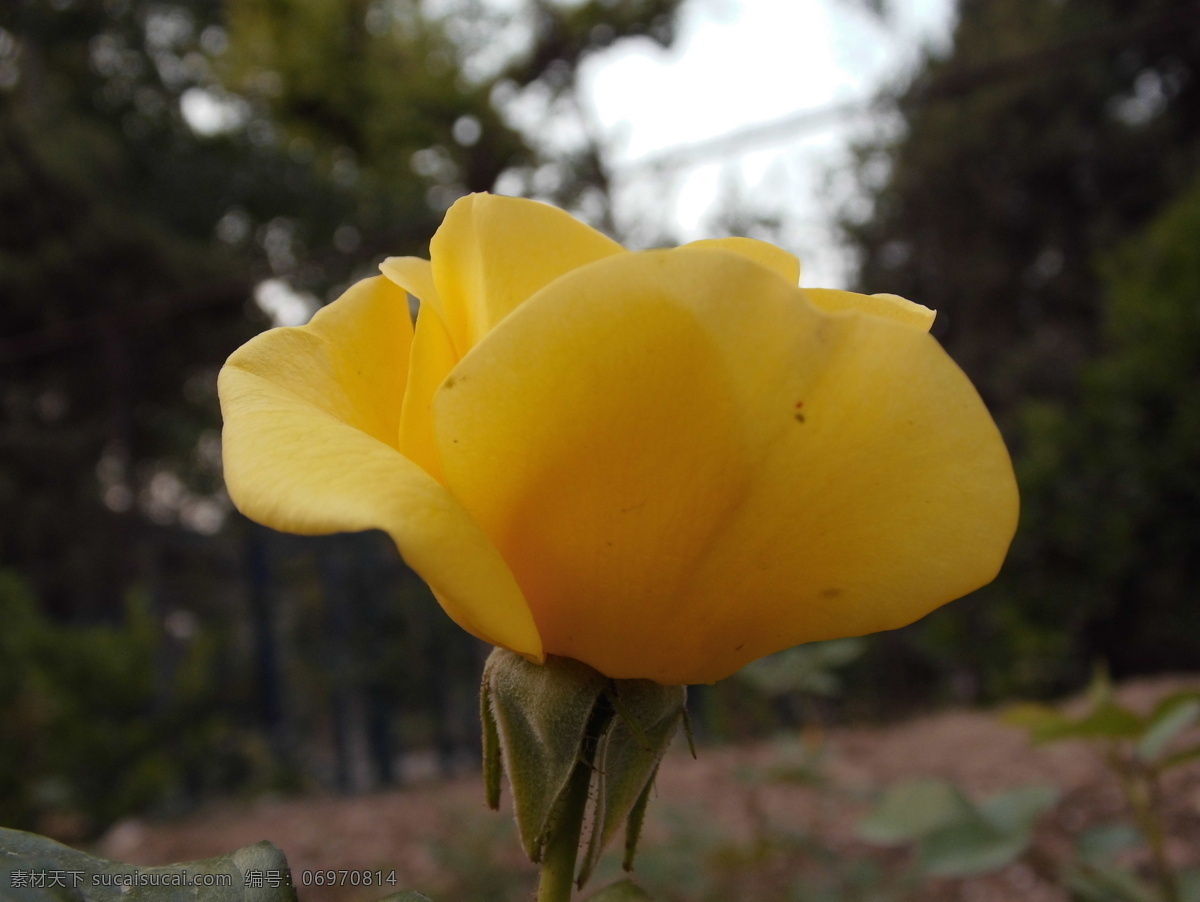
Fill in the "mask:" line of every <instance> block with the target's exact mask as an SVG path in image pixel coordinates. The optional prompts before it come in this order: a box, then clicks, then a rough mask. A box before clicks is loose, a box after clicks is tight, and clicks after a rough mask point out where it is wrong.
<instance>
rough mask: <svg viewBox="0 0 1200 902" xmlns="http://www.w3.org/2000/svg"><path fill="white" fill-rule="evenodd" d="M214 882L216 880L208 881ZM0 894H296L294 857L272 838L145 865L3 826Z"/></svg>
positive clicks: (244, 897) (29, 900)
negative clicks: (214, 854) (107, 857)
mask: <svg viewBox="0 0 1200 902" xmlns="http://www.w3.org/2000/svg"><path fill="white" fill-rule="evenodd" d="M209 883H212V884H214V885H212V886H208V885H201V884H209ZM164 884H166V885H164ZM273 884H278V885H273ZM0 898H2V899H4V900H5V902H67V900H70V902H295V900H296V892H295V890H294V889H293V887H292V885H291V878H290V870H289V868H288V863H287V859H286V858H285V857H284V855H283V853H282V852H281V851H279V849H278V848H276V847H275V846H273V845H271V843H269V842H261V843H258V844H257V845H253V846H247V847H246V848H244V849H238V850H237V851H236V852H230V853H229V854H227V855H218V856H217V857H216V858H206V859H204V860H202V861H189V862H185V863H183V864H169V865H164V866H161V867H139V866H136V865H131V864H122V863H120V862H117V861H106V860H105V859H103V858H95V857H93V856H91V855H87V854H85V853H83V852H80V851H78V850H76V849H72V848H69V847H67V846H64V845H62V844H60V843H56V842H54V841H53V840H51V839H47V838H46V837H44V836H37V835H35V834H33V833H22V832H21V831H19V830H6V829H3V828H0Z"/></svg>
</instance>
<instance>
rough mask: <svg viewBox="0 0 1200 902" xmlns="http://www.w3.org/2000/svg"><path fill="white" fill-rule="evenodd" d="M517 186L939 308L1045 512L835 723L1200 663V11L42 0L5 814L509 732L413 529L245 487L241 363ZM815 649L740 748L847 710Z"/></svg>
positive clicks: (668, 234) (1, 694)
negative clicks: (423, 566)
mask: <svg viewBox="0 0 1200 902" xmlns="http://www.w3.org/2000/svg"><path fill="white" fill-rule="evenodd" d="M482 190H494V191H498V192H502V193H509V194H520V195H526V196H531V197H537V198H542V199H545V200H549V201H552V202H554V203H556V204H559V205H561V206H564V207H566V208H567V209H569V210H571V211H573V212H575V213H576V214H577V215H580V216H581V217H583V218H585V219H587V220H588V221H590V222H592V223H593V224H595V225H596V226H598V227H599V228H601V229H604V230H606V231H608V232H609V233H611V234H613V235H614V236H615V237H617V238H618V239H620V240H622V241H624V242H626V243H628V244H629V245H630V246H632V247H647V246H654V245H659V244H670V243H677V242H679V241H683V240H689V239H692V238H696V237H701V236H707V237H713V236H717V235H720V234H747V235H752V236H754V237H759V238H765V239H767V240H771V241H774V242H776V243H779V244H781V245H782V246H785V247H787V248H788V249H790V250H793V251H795V252H797V253H798V254H799V255H800V257H801V258H802V260H804V261H805V263H806V272H805V276H804V279H803V282H804V284H808V285H824V286H832V287H852V288H856V289H859V290H863V291H866V292H879V291H886V292H892V293H896V294H901V295H904V296H906V297H909V298H912V299H914V300H916V301H919V302H920V303H923V304H926V305H927V306H930V307H933V308H935V309H937V311H938V318H937V322H936V324H935V326H934V332H935V334H936V335H937V336H938V338H939V339H940V341H941V342H942V343H943V345H944V346H945V347H946V348H947V350H948V351H949V352H950V353H951V354H952V355H953V357H954V358H955V359H956V360H957V361H958V362H959V364H960V365H961V366H962V367H963V368H964V369H965V370H966V371H967V373H968V374H969V375H970V377H971V378H972V380H973V381H974V382H975V384H976V385H977V386H978V387H979V389H980V392H981V393H982V395H983V397H984V399H985V400H986V402H987V403H988V405H989V407H990V408H991V410H992V411H993V413H994V414H995V416H996V418H997V420H998V422H999V423H1000V425H1001V428H1002V430H1003V432H1004V434H1005V437H1006V439H1007V441H1008V444H1009V447H1010V448H1011V450H1012V452H1013V455H1014V460H1015V463H1016V467H1017V471H1018V475H1019V479H1020V482H1021V487H1022V496H1023V513H1022V521H1021V528H1020V532H1019V534H1018V537H1017V540H1016V543H1015V545H1014V546H1013V550H1012V553H1011V555H1010V557H1009V560H1008V563H1007V565H1006V566H1005V569H1004V571H1003V573H1002V574H1001V576H1000V578H999V579H998V580H997V581H996V582H995V583H994V584H993V585H991V586H989V587H987V588H985V589H983V590H981V591H980V592H978V593H976V594H975V595H974V596H973V597H971V598H968V599H966V600H964V601H961V602H958V603H956V604H953V605H951V606H949V607H948V608H945V609H943V610H941V611H939V612H937V613H935V614H933V615H931V616H930V617H928V618H926V619H925V620H923V621H921V622H920V623H918V624H915V625H914V626H912V627H910V628H908V629H905V630H901V631H897V632H894V633H890V634H886V635H881V636H876V637H872V638H871V639H869V640H867V641H866V642H865V643H864V644H863V645H862V646H861V647H857V646H856V647H855V649H854V651H853V652H852V653H848V654H842V652H837V653H835V654H834V655H833V658H834V659H836V661H835V663H837V665H838V666H843V665H845V666H844V669H843V670H842V671H841V679H840V681H839V684H838V691H837V693H836V697H830V696H831V692H829V691H826V690H828V688H829V687H828V686H825V689H823V690H820V691H817V692H815V693H809V695H814V694H815V695H816V696H820V700H819V702H818V703H817V704H818V706H819V707H820V709H821V713H822V717H823V718H824V719H825V720H828V721H830V722H835V723H836V722H842V723H861V722H870V721H885V720H894V719H896V718H899V717H902V716H904V715H906V714H909V713H912V712H916V711H927V710H930V709H932V708H936V707H938V706H944V705H947V704H950V703H954V704H960V705H983V704H992V703H995V702H998V701H1003V700H1008V699H1014V698H1018V697H1026V698H1027V697H1051V696H1056V695H1061V694H1062V693H1064V692H1068V691H1071V690H1074V689H1077V688H1078V687H1080V686H1081V685H1082V684H1083V683H1084V682H1085V681H1086V679H1087V676H1088V674H1089V672H1090V670H1091V668H1092V666H1093V665H1094V664H1095V663H1096V662H1097V661H1104V662H1107V665H1108V666H1109V668H1110V669H1111V671H1112V672H1113V674H1114V675H1115V676H1117V677H1118V678H1126V677H1130V676H1135V675H1139V674H1151V673H1158V672H1162V671H1180V670H1192V671H1195V670H1196V669H1197V666H1198V664H1200V403H1197V400H1196V399H1197V398H1198V397H1200V6H1198V5H1197V4H1196V3H1195V2H1194V0H1187V2H1184V0H1137V2H1134V0H960V2H959V3H958V4H957V5H955V4H953V3H952V2H950V0H939V2H924V3H902V2H900V0H822V2H813V3H794V2H789V0H155V2H149V0H5V2H4V3H3V4H2V6H0V410H2V412H0V824H3V825H5V826H10V827H20V828H26V829H36V830H39V831H42V832H46V833H49V834H51V835H54V836H57V837H61V838H64V839H67V840H72V841H83V840H87V839H89V838H91V837H94V836H96V835H98V834H99V833H101V832H102V831H103V830H105V829H106V828H108V827H109V826H111V825H112V824H113V823H114V822H116V821H118V820H119V819H121V818H125V817H129V816H131V815H154V816H165V815H180V814H184V813H186V812H189V811H193V810H195V809H196V808H197V806H200V805H202V804H204V803H206V802H208V801H209V800H211V799H214V798H229V797H245V796H251V795H255V794H261V793H264V792H271V793H301V792H322V793H339V792H340V793H354V792H362V791H365V790H369V789H376V788H380V787H386V786H392V785H401V784H405V783H411V782H415V781H419V780H423V779H429V778H431V777H435V776H438V775H443V776H446V775H453V774H455V773H459V772H463V771H469V770H471V769H472V768H474V767H475V766H476V764H475V762H476V760H477V744H478V736H477V731H478V726H477V712H476V705H477V701H476V693H477V685H478V678H479V672H480V665H481V662H482V660H483V656H484V655H485V653H486V649H483V648H481V647H480V646H479V644H478V643H476V642H475V641H474V640H473V639H471V638H470V637H468V636H466V635H465V634H463V633H462V632H461V631H459V630H458V629H457V628H455V627H454V626H453V625H452V624H451V623H450V622H449V620H448V619H447V618H446V617H445V616H444V615H443V614H442V613H441V612H440V610H439V609H438V608H437V605H436V604H435V603H434V602H433V600H432V598H431V597H430V596H429V594H428V592H427V590H426V589H425V588H424V587H423V585H422V584H421V583H420V581H419V580H418V579H417V578H416V577H415V576H414V575H413V574H412V573H411V572H409V571H408V570H407V569H406V568H405V567H404V565H403V564H402V562H401V561H400V559H399V557H398V555H397V554H396V552H395V549H394V548H393V547H392V545H391V544H390V542H388V541H387V540H386V538H384V537H382V536H381V535H379V534H363V535H355V536H337V537H329V538H323V539H304V538H298V537H294V536H284V535H280V534H276V533H272V532H270V531H268V530H265V529H262V528H259V527H256V526H254V525H253V524H250V523H249V522H247V521H246V520H244V519H243V518H241V517H240V516H239V515H238V514H236V513H235V512H234V511H233V510H232V509H231V506H230V504H229V501H228V499H227V498H226V496H225V494H224V492H223V489H222V481H221V470H220V421H219V411H218V406H217V398H216V373H217V370H218V368H219V367H220V365H221V363H222V362H223V361H224V359H225V357H226V356H227V355H228V354H229V353H230V352H231V351H232V350H234V349H235V348H236V347H237V346H238V345H240V344H241V343H242V342H244V341H245V340H246V339H247V338H249V337H250V336H252V335H253V334H255V333H256V332H258V331H260V330H262V329H264V328H267V327H269V326H271V325H274V324H295V323H300V322H304V321H305V320H306V319H307V318H308V317H309V316H310V315H311V313H312V312H313V310H315V309H316V308H317V307H318V306H320V305H321V304H324V303H327V302H328V301H330V300H332V299H333V298H335V297H336V296H337V295H338V294H339V293H340V292H341V291H342V290H343V289H344V288H345V287H346V286H347V285H348V284H349V283H350V282H352V281H353V280H356V279H358V278H361V277H364V276H367V275H370V274H372V273H373V272H374V271H375V269H374V267H375V266H376V265H377V263H378V262H379V261H380V260H381V259H382V258H383V257H384V256H387V255H393V254H420V255H426V254H427V252H428V240H429V237H430V236H431V235H432V233H433V231H434V229H435V228H436V226H437V224H438V223H439V222H440V219H441V216H442V213H443V212H444V210H445V209H446V208H447V207H448V206H449V204H450V203H452V202H453V200H454V199H455V198H457V197H458V196H460V195H462V194H463V193H465V192H468V191H482ZM844 651H845V649H843V652H844ZM839 655H841V657H839ZM843 659H844V660H843ZM793 663H794V662H793ZM796 666H799V667H800V668H801V670H802V671H803V673H801V674H800V676H797V675H796V673H794V672H793V673H792V675H791V677H789V678H784V679H782V682H780V680H779V679H776V680H775V681H774V682H772V676H771V674H770V673H769V672H764V671H759V672H758V675H757V676H756V677H755V678H752V679H741V680H729V681H726V682H725V683H722V684H719V685H717V686H715V687H712V688H705V689H702V690H699V691H697V692H696V693H695V694H694V695H693V702H692V707H693V716H694V718H695V721H696V728H697V731H698V733H699V734H700V736H701V738H702V739H704V740H705V741H706V742H713V743H719V742H736V741H740V740H747V739H752V738H754V737H759V736H763V735H765V734H767V733H770V732H772V731H773V730H776V729H778V728H779V727H781V726H782V727H795V726H796V725H797V724H801V723H804V722H805V721H806V719H811V718H810V717H809V714H806V711H807V708H806V704H807V703H805V704H800V703H798V702H797V697H798V696H797V695H796V693H794V692H791V690H792V689H795V690H796V692H799V689H797V687H803V686H808V684H806V683H804V680H805V679H808V678H809V677H808V676H805V674H809V673H810V671H811V669H812V666H813V663H812V661H811V660H807V661H805V662H802V663H801V664H799V665H796ZM805 668H808V669H805ZM818 669H820V668H818ZM764 673H765V676H764ZM789 679H790V680H791V682H789V681H788V680H789ZM797 680H798V681H799V682H797ZM819 682H820V680H818V683H819ZM789 687H790V688H789ZM809 688H810V689H811V686H809Z"/></svg>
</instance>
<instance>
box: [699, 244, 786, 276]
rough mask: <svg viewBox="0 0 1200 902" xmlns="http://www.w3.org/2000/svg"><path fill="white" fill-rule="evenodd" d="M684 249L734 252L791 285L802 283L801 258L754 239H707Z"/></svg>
mask: <svg viewBox="0 0 1200 902" xmlns="http://www.w3.org/2000/svg"><path fill="white" fill-rule="evenodd" d="M684 247H689V248H699V249H701V250H703V249H705V248H707V249H708V250H723V251H733V252H734V253H735V254H741V255H742V256H743V257H749V258H750V259H751V260H753V261H754V262H755V263H761V264H762V265H763V266H765V267H767V268H768V269H773V270H775V272H777V273H779V274H780V275H781V276H783V277H784V278H785V279H786V280H787V281H788V283H789V284H791V285H798V284H799V283H800V258H799V257H797V256H796V255H795V254H790V253H788V252H787V251H785V250H784V249H783V248H779V247H776V246H775V245H773V244H770V243H769V242H766V241H758V240H756V239H754V238H705V239H703V240H701V241H693V242H692V243H691V244H685V245H684Z"/></svg>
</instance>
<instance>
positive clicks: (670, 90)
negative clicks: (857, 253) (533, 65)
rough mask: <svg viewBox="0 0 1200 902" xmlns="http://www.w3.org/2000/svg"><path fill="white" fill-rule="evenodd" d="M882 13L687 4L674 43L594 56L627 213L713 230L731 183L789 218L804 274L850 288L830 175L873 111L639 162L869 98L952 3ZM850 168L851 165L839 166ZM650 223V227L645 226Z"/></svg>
mask: <svg viewBox="0 0 1200 902" xmlns="http://www.w3.org/2000/svg"><path fill="white" fill-rule="evenodd" d="M886 5H887V6H888V8H889V9H891V10H892V12H891V13H890V15H889V18H888V19H887V20H886V23H881V22H880V21H879V20H878V19H876V18H874V17H873V16H871V15H870V14H869V13H867V12H865V11H864V10H863V8H862V3H861V0H687V3H685V5H684V8H683V10H682V19H681V22H680V29H679V36H678V39H677V41H676V44H675V45H674V46H673V47H672V48H671V49H670V50H668V51H664V50H662V49H661V48H660V47H658V46H656V45H654V44H653V43H652V42H650V41H649V40H645V41H626V42H623V43H622V44H620V45H619V46H617V47H614V48H613V49H611V50H609V51H607V52H605V53H603V54H600V55H598V56H597V57H595V58H593V59H592V60H591V61H589V63H588V64H587V65H586V68H585V70H584V72H583V73H582V75H583V80H584V81H583V83H584V85H585V86H586V91H585V94H586V97H587V101H588V103H589V104H590V110H589V113H590V115H591V116H592V117H593V119H594V121H595V125H596V126H597V128H598V130H599V131H600V132H601V133H602V134H603V135H604V136H605V141H606V143H607V145H608V147H609V151H610V154H609V162H610V163H611V164H612V165H613V167H614V169H615V171H616V173H617V174H618V179H617V202H616V209H617V217H618V222H619V224H620V225H621V226H623V227H625V228H631V229H633V230H634V231H635V232H636V231H637V228H635V227H642V228H643V230H644V231H646V232H647V234H646V236H645V240H647V241H653V239H654V237H655V236H654V235H653V234H651V231H652V229H653V228H658V229H660V230H662V229H667V230H670V231H672V232H674V233H675V235H676V236H677V237H679V238H681V239H692V238H700V237H711V236H712V235H713V234H714V232H715V230H716V228H717V227H718V223H716V222H714V221H713V218H714V216H715V213H716V211H715V209H714V203H715V202H716V201H717V200H718V199H719V198H720V197H722V196H723V195H725V196H727V195H728V194H729V192H730V191H731V190H733V189H737V190H739V191H740V192H741V194H740V196H741V197H743V198H745V199H747V200H749V201H751V202H752V204H753V205H754V206H755V208H757V209H760V210H762V211H763V212H766V213H768V214H774V215H776V216H778V217H779V219H780V221H781V223H782V230H781V233H780V236H779V238H780V241H781V243H784V244H786V245H787V246H788V249H789V250H792V251H794V252H796V253H798V254H799V255H800V257H801V260H802V261H803V263H804V266H805V270H804V283H805V284H808V285H814V286H822V285H823V286H830V287H840V286H843V285H844V283H845V281H846V278H847V268H848V263H849V260H848V257H847V255H846V252H845V251H844V250H842V249H841V248H839V247H838V246H837V243H836V239H835V235H834V230H833V228H832V226H831V221H832V214H833V207H834V205H835V204H836V203H837V202H838V200H837V199H838V197H839V196H840V198H843V199H844V197H845V194H844V189H842V191H843V193H841V194H840V195H839V194H838V188H837V187H836V185H835V186H834V187H823V186H826V183H827V176H828V174H829V173H830V172H831V171H832V170H835V169H836V168H838V164H839V163H840V162H841V161H844V159H845V152H846V148H847V146H848V141H849V140H850V139H851V137H852V136H853V135H854V134H855V133H856V132H857V133H862V130H863V129H866V128H870V126H871V123H870V122H868V121H865V120H864V118H863V117H858V118H857V119H856V120H848V119H841V120H837V121H832V122H830V123H829V124H828V125H826V126H825V127H822V128H814V129H808V130H804V131H797V132H795V133H793V134H792V135H790V136H788V137H787V138H786V139H784V140H776V141H774V142H771V143H763V144H759V145H756V146H753V147H750V148H748V149H744V150H741V151H739V152H737V153H726V154H724V155H722V156H720V157H710V158H706V159H704V160H703V161H698V162H696V163H694V164H690V165H686V166H683V167H680V168H676V169H673V170H670V171H667V172H663V171H656V170H651V169H647V168H646V167H638V166H637V165H636V161H638V160H648V159H650V158H652V157H654V156H656V155H658V154H661V153H662V152H664V151H666V150H668V149H672V148H677V147H680V146H684V145H689V144H695V143H697V142H702V141H705V140H708V139H712V138H716V137H718V136H721V135H724V134H726V133H729V132H732V131H736V130H738V129H742V128H745V127H746V126H749V125H754V124H758V123H764V122H770V121H772V120H777V119H782V118H784V117H787V116H789V115H792V114H795V113H798V112H802V111H805V110H812V109H819V108H821V107H826V106H829V105H831V104H839V103H845V102H847V101H853V100H856V99H858V98H867V97H870V96H871V95H872V93H873V92H874V91H875V90H876V89H877V88H878V87H879V86H881V85H882V84H884V83H886V82H887V81H888V80H890V79H894V78H896V77H897V75H898V74H900V73H903V72H904V71H906V69H907V68H908V67H910V66H911V65H912V63H913V62H914V61H915V60H916V58H917V57H918V55H919V52H920V50H921V48H922V47H923V46H929V45H932V46H935V47H939V46H944V45H945V44H946V43H947V42H948V40H949V35H950V29H951V26H952V13H953V6H954V3H953V0H892V2H890V3H887V4H886ZM842 168H843V171H844V166H843V167H842ZM647 223H649V224H650V225H651V229H649V230H647V229H644V226H645V225H646V224H647Z"/></svg>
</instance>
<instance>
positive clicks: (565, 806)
mask: <svg viewBox="0 0 1200 902" xmlns="http://www.w3.org/2000/svg"><path fill="white" fill-rule="evenodd" d="M591 781H592V767H591V764H589V763H587V762H584V761H580V762H579V763H578V764H576V765H575V770H573V771H572V772H571V779H570V781H569V782H568V783H567V788H566V791H565V792H564V793H563V796H562V801H561V803H560V804H561V805H562V807H561V808H560V809H559V811H558V814H557V816H556V818H555V823H554V826H553V827H552V828H551V831H550V837H549V839H547V840H546V845H545V847H544V848H543V850H542V874H541V879H540V881H539V882H538V892H537V902H570V899H571V889H572V888H573V886H574V883H575V858H576V855H578V853H579V838H580V836H581V835H582V833H583V815H584V811H585V810H586V808H587V801H588V787H589V786H590V785H591Z"/></svg>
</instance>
